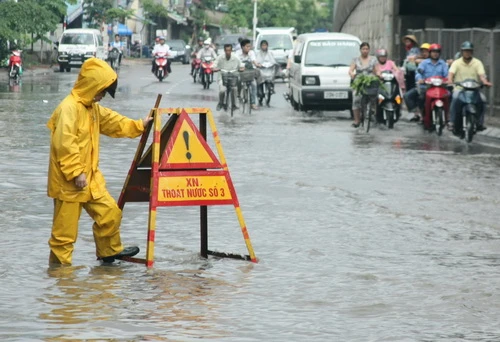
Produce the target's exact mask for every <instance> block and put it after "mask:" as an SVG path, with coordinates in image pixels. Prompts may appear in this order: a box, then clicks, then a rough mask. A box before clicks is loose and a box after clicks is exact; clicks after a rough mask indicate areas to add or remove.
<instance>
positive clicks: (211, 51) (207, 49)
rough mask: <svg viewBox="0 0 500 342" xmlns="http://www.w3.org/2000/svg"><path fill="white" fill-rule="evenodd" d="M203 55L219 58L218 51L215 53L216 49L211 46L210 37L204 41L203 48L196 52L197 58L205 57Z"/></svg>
mask: <svg viewBox="0 0 500 342" xmlns="http://www.w3.org/2000/svg"><path fill="white" fill-rule="evenodd" d="M203 57H212V58H213V59H216V58H217V53H215V50H214V49H213V48H212V47H211V46H210V42H209V41H208V39H207V40H205V41H204V42H203V48H202V49H200V51H198V53H197V54H196V58H198V59H203Z"/></svg>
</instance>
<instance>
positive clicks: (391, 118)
mask: <svg viewBox="0 0 500 342" xmlns="http://www.w3.org/2000/svg"><path fill="white" fill-rule="evenodd" d="M384 112H385V117H386V118H387V120H386V124H387V128H389V129H393V128H394V112H392V111H387V110H385V109H384Z"/></svg>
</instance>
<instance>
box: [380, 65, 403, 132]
mask: <svg viewBox="0 0 500 342" xmlns="http://www.w3.org/2000/svg"><path fill="white" fill-rule="evenodd" d="M381 77H382V81H383V84H382V86H381V87H379V93H378V106H377V117H378V118H379V121H380V122H384V123H385V124H386V125H387V128H394V123H395V122H396V121H398V120H399V116H400V115H401V96H400V94H399V84H398V81H397V80H396V75H394V74H393V73H392V71H383V72H382V74H381Z"/></svg>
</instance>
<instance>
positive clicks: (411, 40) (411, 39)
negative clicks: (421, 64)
mask: <svg viewBox="0 0 500 342" xmlns="http://www.w3.org/2000/svg"><path fill="white" fill-rule="evenodd" d="M403 44H404V45H405V50H406V58H405V60H404V63H403V69H404V71H405V82H406V83H405V89H406V91H409V90H410V89H413V88H415V70H416V69H417V64H416V62H415V60H416V59H417V57H418V56H419V55H420V49H419V48H418V42H417V37H415V36H414V35H412V34H408V35H406V36H404V37H403Z"/></svg>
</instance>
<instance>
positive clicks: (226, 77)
mask: <svg viewBox="0 0 500 342" xmlns="http://www.w3.org/2000/svg"><path fill="white" fill-rule="evenodd" d="M237 72H238V71H237V70H224V69H221V77H222V85H223V86H224V87H226V94H225V96H224V104H223V106H224V110H226V111H227V109H228V106H229V105H230V107H229V108H230V109H231V116H233V113H234V109H235V107H236V105H235V103H236V100H235V98H234V94H235V92H236V91H235V88H236V86H237V82H238V75H237V74H236V73H237Z"/></svg>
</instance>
